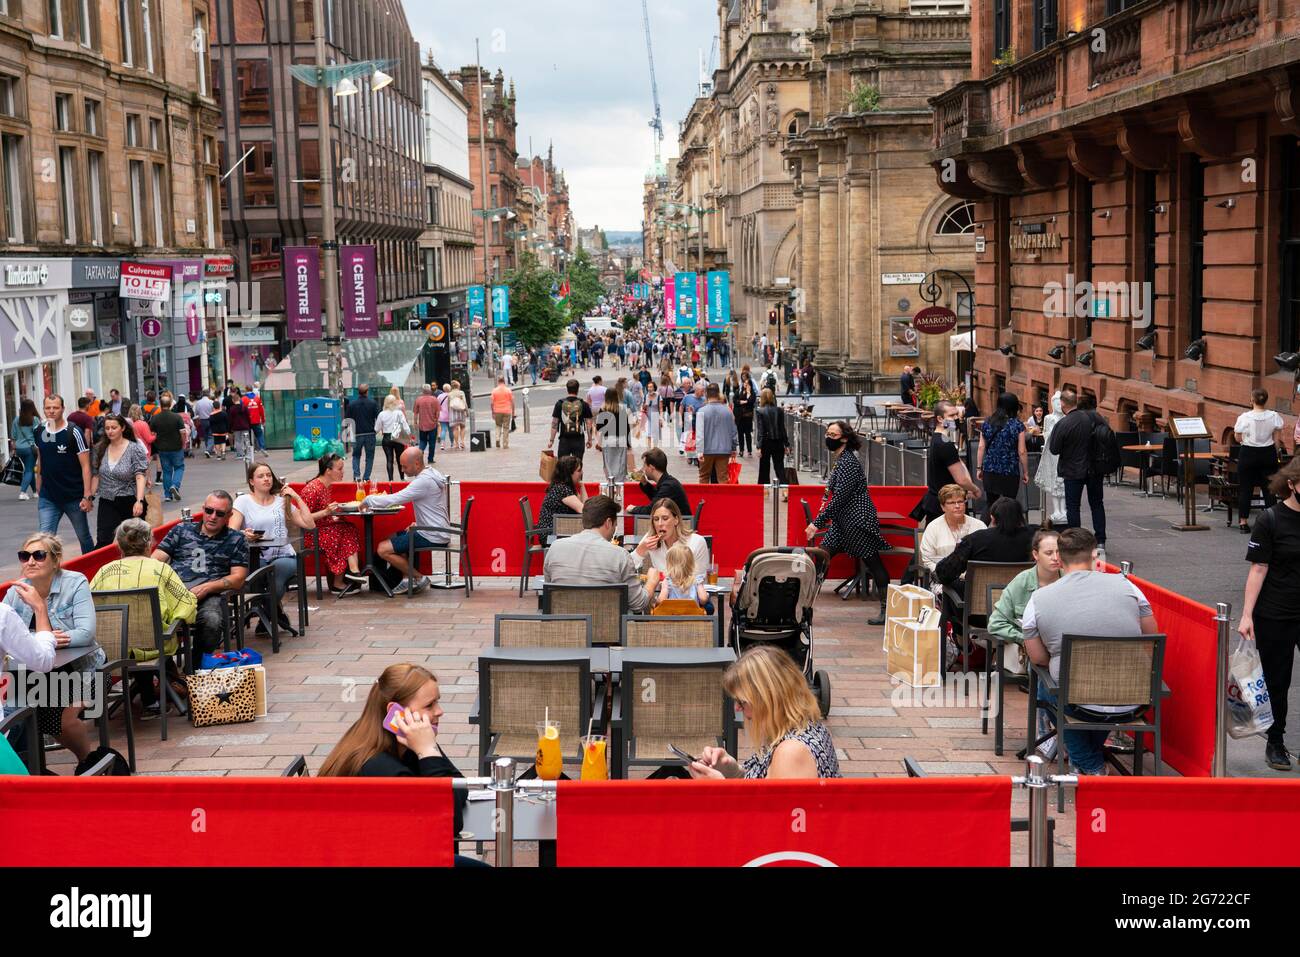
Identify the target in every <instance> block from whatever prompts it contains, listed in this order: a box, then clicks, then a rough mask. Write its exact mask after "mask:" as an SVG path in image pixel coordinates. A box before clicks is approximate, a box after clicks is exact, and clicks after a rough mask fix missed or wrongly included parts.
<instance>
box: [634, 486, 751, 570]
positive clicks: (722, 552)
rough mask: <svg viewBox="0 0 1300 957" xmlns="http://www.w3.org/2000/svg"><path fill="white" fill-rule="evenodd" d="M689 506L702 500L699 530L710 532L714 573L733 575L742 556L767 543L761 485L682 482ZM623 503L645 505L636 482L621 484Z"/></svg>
mask: <svg viewBox="0 0 1300 957" xmlns="http://www.w3.org/2000/svg"><path fill="white" fill-rule="evenodd" d="M682 487H683V488H684V489H685V490H686V498H687V500H688V501H689V502H690V503H691V505H692V507H694V506H696V505H698V504H699V503H700V502H701V501H703V502H704V524H703V525H702V526H701V527H700V533H701V534H703V535H711V536H713V560H714V562H716V563H717V565H718V574H719V575H722V576H723V577H729V576H731V575H734V574H735V572H736V569H738V568H744V567H745V559H746V558H748V557H749V553H750V552H752V551H754V549H756V548H762V547H763V546H764V545H766V544H767V541H766V539H765V538H764V537H763V519H764V518H765V513H764V509H766V508H767V507H768V505H767V487H766V486H764V485H694V484H692V485H683V486H682ZM625 489H626V491H625V493H624V494H625V495H626V502H625V504H626V505H627V506H630V507H631V506H637V505H649V504H650V502H649V500H647V499H646V497H645V495H643V494H642V492H641V487H640V486H638V485H627V486H625Z"/></svg>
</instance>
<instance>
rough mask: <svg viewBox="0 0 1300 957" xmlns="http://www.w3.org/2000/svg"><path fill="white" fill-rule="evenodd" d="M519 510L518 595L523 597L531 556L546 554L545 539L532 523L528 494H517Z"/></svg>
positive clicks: (530, 565) (531, 563) (530, 567)
mask: <svg viewBox="0 0 1300 957" xmlns="http://www.w3.org/2000/svg"><path fill="white" fill-rule="evenodd" d="M519 511H520V512H521V513H522V515H523V519H524V563H523V565H522V566H521V567H520V569H519V597H520V598H523V597H524V589H525V588H526V587H527V586H528V573H529V572H530V571H532V566H533V556H534V555H545V554H546V540H545V538H544V537H543V535H542V533H541V531H539V530H538V528H537V526H536V525H534V524H533V509H532V506H531V505H529V504H528V496H527V495H521V496H519Z"/></svg>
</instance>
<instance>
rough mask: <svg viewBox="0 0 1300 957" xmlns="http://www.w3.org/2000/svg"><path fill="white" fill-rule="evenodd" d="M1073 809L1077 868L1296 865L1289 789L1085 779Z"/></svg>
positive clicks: (1298, 810) (1268, 783) (1292, 789)
mask: <svg viewBox="0 0 1300 957" xmlns="http://www.w3.org/2000/svg"><path fill="white" fill-rule="evenodd" d="M1211 724H1213V722H1211ZM1075 807H1076V808H1077V810H1076V814H1077V822H1076V829H1075V833H1076V835H1077V836H1076V838H1075V860H1076V862H1077V866H1079V867H1234V868H1235V867H1241V866H1242V864H1243V863H1247V862H1248V863H1249V864H1250V865H1251V866H1252V867H1296V866H1298V865H1300V841H1296V840H1295V839H1294V837H1293V835H1294V834H1295V832H1296V830H1297V829H1298V828H1300V784H1297V783H1293V782H1291V781H1274V780H1249V779H1242V778H1200V779H1197V778H1155V777H1142V778H1094V777H1084V778H1081V779H1080V780H1079V788H1078V793H1077V795H1076V797H1075Z"/></svg>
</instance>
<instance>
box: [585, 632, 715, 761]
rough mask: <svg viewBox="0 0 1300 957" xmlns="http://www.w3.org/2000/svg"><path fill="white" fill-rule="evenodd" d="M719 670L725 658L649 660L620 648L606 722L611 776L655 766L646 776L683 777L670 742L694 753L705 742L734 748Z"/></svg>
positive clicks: (695, 753)
mask: <svg viewBox="0 0 1300 957" xmlns="http://www.w3.org/2000/svg"><path fill="white" fill-rule="evenodd" d="M725 670H726V662H715V663H710V664H663V663H650V662H648V661H643V660H639V659H638V658H637V657H636V652H635V651H625V652H624V653H623V672H622V681H621V691H620V695H619V697H617V698H616V699H615V702H614V714H613V718H612V720H611V722H610V731H611V736H612V746H613V752H614V757H613V762H614V764H613V768H614V772H613V773H614V777H616V778H621V777H625V776H626V774H627V772H628V771H629V770H630V769H631V768H633V767H653V768H655V771H654V772H653V773H652V774H651V775H650V776H651V777H652V778H660V777H686V776H687V773H686V767H685V766H686V762H685V761H683V760H682V759H681V758H679V757H677V756H676V755H675V754H674V753H673V752H672V751H671V750H669V747H668V746H669V745H670V744H673V745H676V746H677V747H678V748H681V749H682V750H683V751H685V752H686V753H687V754H693V755H697V756H698V755H699V753H700V751H701V750H702V749H704V748H706V747H724V748H726V749H727V750H728V751H729V752H730V753H732V754H735V753H736V718H735V706H734V704H733V703H732V700H731V698H730V697H728V696H727V694H726V693H725V692H724V691H723V690H722V672H723V671H725ZM647 699H649V700H647Z"/></svg>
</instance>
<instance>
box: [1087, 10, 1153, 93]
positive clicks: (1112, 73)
mask: <svg viewBox="0 0 1300 957" xmlns="http://www.w3.org/2000/svg"><path fill="white" fill-rule="evenodd" d="M1105 39H1106V42H1105V44H1104V45H1103V46H1102V47H1101V49H1094V48H1093V46H1092V45H1090V46H1089V51H1088V52H1089V63H1088V73H1089V76H1090V77H1091V80H1092V86H1094V87H1095V86H1101V85H1102V84H1104V83H1111V82H1113V81H1114V80H1118V79H1122V78H1123V77H1126V76H1133V75H1134V74H1135V73H1137V72H1138V71H1139V70H1141V69H1142V21H1141V20H1140V19H1130V20H1121V21H1120V22H1119V23H1116V24H1115V26H1114V27H1112V28H1110V29H1108V30H1106V33H1105Z"/></svg>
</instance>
